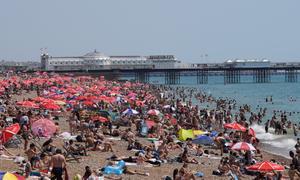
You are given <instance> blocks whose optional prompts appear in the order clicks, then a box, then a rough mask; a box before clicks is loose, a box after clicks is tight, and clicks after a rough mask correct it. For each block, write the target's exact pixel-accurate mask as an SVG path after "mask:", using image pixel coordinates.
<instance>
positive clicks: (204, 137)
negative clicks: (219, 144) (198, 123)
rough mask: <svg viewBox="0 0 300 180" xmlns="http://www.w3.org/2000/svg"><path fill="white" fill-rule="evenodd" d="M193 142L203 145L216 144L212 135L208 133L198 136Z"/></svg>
mask: <svg viewBox="0 0 300 180" xmlns="http://www.w3.org/2000/svg"><path fill="white" fill-rule="evenodd" d="M192 142H193V143H194V144H203V145H212V144H214V140H213V139H212V137H210V136H207V135H201V136H198V137H197V138H195V139H193V141H192Z"/></svg>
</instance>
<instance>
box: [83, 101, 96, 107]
mask: <svg viewBox="0 0 300 180" xmlns="http://www.w3.org/2000/svg"><path fill="white" fill-rule="evenodd" d="M83 104H84V105H86V106H93V105H94V102H92V101H83Z"/></svg>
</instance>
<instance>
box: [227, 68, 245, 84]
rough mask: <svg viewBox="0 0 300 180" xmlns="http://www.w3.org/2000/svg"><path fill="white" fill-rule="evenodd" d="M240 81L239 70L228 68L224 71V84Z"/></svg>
mask: <svg viewBox="0 0 300 180" xmlns="http://www.w3.org/2000/svg"><path fill="white" fill-rule="evenodd" d="M240 82H241V71H240V70H234V69H228V70H225V71H224V84H238V83H240Z"/></svg>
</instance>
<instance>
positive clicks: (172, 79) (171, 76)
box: [165, 71, 180, 84]
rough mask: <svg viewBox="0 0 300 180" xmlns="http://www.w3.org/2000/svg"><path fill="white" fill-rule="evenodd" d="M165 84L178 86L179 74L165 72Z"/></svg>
mask: <svg viewBox="0 0 300 180" xmlns="http://www.w3.org/2000/svg"><path fill="white" fill-rule="evenodd" d="M165 84H180V72H178V71H166V72H165Z"/></svg>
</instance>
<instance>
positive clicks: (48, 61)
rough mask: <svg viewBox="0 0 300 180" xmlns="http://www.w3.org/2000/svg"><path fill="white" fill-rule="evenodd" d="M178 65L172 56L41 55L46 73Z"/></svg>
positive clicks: (171, 66)
mask: <svg viewBox="0 0 300 180" xmlns="http://www.w3.org/2000/svg"><path fill="white" fill-rule="evenodd" d="M179 63H180V61H178V60H177V59H176V58H175V57H174V56H173V55H151V56H107V55H105V54H103V53H100V52H98V51H96V50H95V51H93V52H90V53H87V54H85V55H83V56H63V57H52V56H50V55H48V54H47V53H43V54H42V55H41V67H42V69H43V70H47V71H76V70H78V71H82V70H85V71H88V70H111V69H172V68H176V67H177V65H178V64H179Z"/></svg>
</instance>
